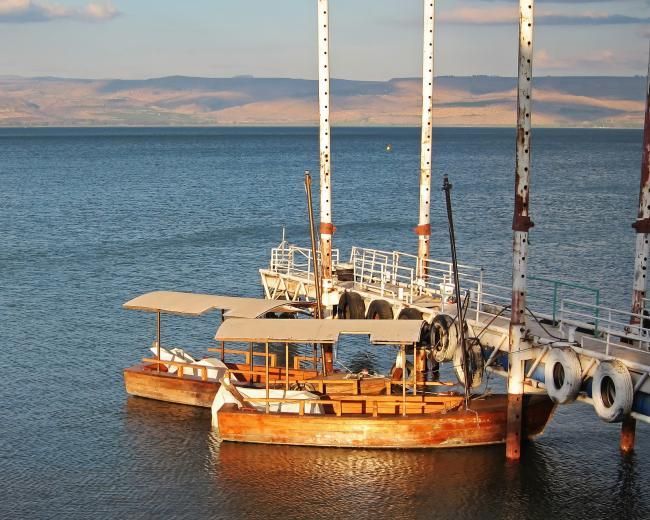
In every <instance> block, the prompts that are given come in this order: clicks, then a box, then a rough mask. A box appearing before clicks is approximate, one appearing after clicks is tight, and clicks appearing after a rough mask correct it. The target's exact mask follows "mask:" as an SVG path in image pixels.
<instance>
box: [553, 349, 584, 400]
mask: <svg viewBox="0 0 650 520" xmlns="http://www.w3.org/2000/svg"><path fill="white" fill-rule="evenodd" d="M544 384H545V386H546V393H548V396H549V397H550V398H551V400H552V401H553V402H555V403H558V404H568V403H572V402H573V401H575V400H576V397H578V393H579V392H580V387H581V386H582V366H581V365H580V358H578V354H576V352H575V350H573V349H572V348H571V347H562V348H553V349H551V351H550V352H549V353H548V357H547V358H546V362H545V365H544Z"/></svg>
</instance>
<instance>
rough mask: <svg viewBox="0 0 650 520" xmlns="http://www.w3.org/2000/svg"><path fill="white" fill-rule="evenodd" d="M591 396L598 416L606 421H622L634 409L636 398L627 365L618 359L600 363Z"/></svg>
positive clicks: (595, 374)
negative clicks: (633, 403)
mask: <svg viewBox="0 0 650 520" xmlns="http://www.w3.org/2000/svg"><path fill="white" fill-rule="evenodd" d="M591 396H592V399H593V402H594V408H595V409H596V413H597V414H598V417H600V418H601V419H602V420H603V421H605V422H610V423H612V422H621V421H622V420H623V419H624V418H625V417H627V416H628V415H629V413H630V411H631V410H632V402H633V400H634V386H633V385H632V377H631V376H630V372H629V370H628V369H627V367H626V366H625V365H624V364H623V363H621V362H620V361H618V360H614V361H603V362H602V363H601V364H600V365H598V368H596V372H595V373H594V378H593V383H592V387H591Z"/></svg>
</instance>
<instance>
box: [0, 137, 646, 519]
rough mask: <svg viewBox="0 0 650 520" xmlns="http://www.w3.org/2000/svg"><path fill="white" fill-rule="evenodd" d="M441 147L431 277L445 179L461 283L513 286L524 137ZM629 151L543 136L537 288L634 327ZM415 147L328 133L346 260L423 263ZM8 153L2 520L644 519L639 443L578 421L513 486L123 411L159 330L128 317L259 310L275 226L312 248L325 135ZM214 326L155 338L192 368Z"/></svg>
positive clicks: (542, 448)
mask: <svg viewBox="0 0 650 520" xmlns="http://www.w3.org/2000/svg"><path fill="white" fill-rule="evenodd" d="M434 139H435V146H434V160H433V164H434V168H435V176H434V190H433V193H434V200H433V207H432V221H433V223H434V224H433V235H434V236H433V239H432V254H433V256H439V257H445V258H446V257H447V256H448V248H449V246H448V241H447V238H446V233H447V231H446V223H445V222H446V221H445V217H444V213H443V212H444V208H443V199H442V194H441V192H440V191H439V189H438V188H439V187H440V185H441V178H442V174H443V173H446V174H448V175H449V176H450V179H451V181H452V183H453V186H454V187H453V193H452V197H453V200H454V209H455V215H454V216H455V222H456V227H457V239H458V247H459V255H460V259H461V261H462V262H464V263H473V264H479V265H483V266H484V267H485V268H486V276H489V277H490V278H491V279H494V280H495V281H506V282H507V280H508V270H509V269H510V247H511V231H510V224H511V219H512V202H511V200H512V191H513V172H514V131H513V130H510V129H438V130H436V133H435V136H434ZM387 143H390V144H392V147H393V151H392V152H390V153H388V152H386V149H385V147H386V144H387ZM640 143H641V133H640V132H639V131H634V130H632V131H625V130H535V132H534V137H533V147H532V150H533V170H532V175H533V180H532V185H531V193H532V196H531V199H532V201H531V208H532V215H533V220H534V221H535V223H536V226H535V228H534V229H533V231H532V233H531V253H530V271H531V274H533V275H537V276H550V277H554V278H561V279H564V280H567V281H579V282H581V283H583V284H586V285H589V286H593V287H599V288H601V289H602V291H603V293H602V299H603V300H604V302H605V303H608V304H611V305H614V306H618V307H622V308H626V307H627V306H628V305H629V300H630V287H631V280H632V265H633V250H634V233H633V230H632V228H631V227H630V225H631V223H632V222H633V220H634V219H635V215H636V204H637V200H638V182H639V181H638V179H639V170H640V157H641V145H640ZM418 147H419V133H418V131H417V130H416V129H395V128H391V129H382V128H373V129H339V128H337V129H335V131H334V132H333V143H332V149H333V172H334V183H333V189H334V199H333V204H334V208H333V216H334V221H335V224H336V226H337V228H338V231H337V234H336V236H335V241H336V246H338V247H340V248H341V251H342V254H345V255H347V254H349V247H350V246H351V245H353V244H354V245H361V246H367V247H377V248H381V249H400V250H406V251H413V250H414V249H415V244H416V239H415V236H414V234H413V232H412V228H413V227H414V226H415V224H416V220H417V182H418V161H419V155H418ZM0 150H1V151H2V161H0V186H1V190H0V193H1V199H0V320H1V321H0V323H1V329H0V330H1V332H2V335H1V337H2V353H3V356H2V357H3V377H2V383H1V385H0V417H1V418H2V419H1V421H0V484H1V485H2V498H0V517H2V518H115V517H126V518H159V517H163V516H168V517H174V518H177V517H178V518H193V519H195V518H233V517H234V516H235V515H240V516H245V517H247V518H268V517H276V516H280V515H282V516H283V517H284V518H315V517H324V518H344V517H351V516H354V517H356V518H378V517H388V516H390V517H392V518H414V517H415V518H428V517H433V516H435V517H438V518H493V517H496V518H540V519H542V518H555V517H558V518H587V517H591V518H601V517H605V516H608V517H611V518H648V517H649V516H650V513H648V511H649V510H650V498H648V495H647V492H646V487H647V482H649V481H650V464H649V463H650V429H649V428H648V426H647V425H643V424H641V425H639V426H638V429H637V451H636V453H635V454H634V455H633V456H631V457H629V458H622V457H621V455H620V454H619V451H618V427H617V426H616V425H606V424H604V423H602V422H601V421H600V420H599V419H597V418H596V416H595V414H594V412H593V410H592V409H591V408H589V407H587V406H584V405H580V404H575V405H570V406H566V407H563V408H560V409H559V411H558V412H557V413H556V415H555V417H554V419H553V421H552V423H551V425H550V426H549V428H548V429H547V431H546V432H545V434H544V435H543V436H542V437H540V438H539V439H538V440H536V441H535V442H534V443H533V444H531V445H530V446H528V448H527V450H526V451H525V453H524V459H523V463H522V464H520V465H519V466H512V465H508V464H506V463H505V462H504V456H503V448H501V447H497V448H485V449H473V450H443V451H426V452H410V451H409V452H378V451H356V450H335V449H308V448H290V447H277V446H246V445H238V444H228V443H224V444H221V443H220V442H219V439H218V438H217V437H215V435H214V434H212V433H211V432H210V431H209V414H208V413H207V412H206V411H203V410H194V409H191V408H187V407H182V406H174V405H168V404H164V403H155V402H149V401H146V400H141V399H137V398H127V396H126V395H125V393H124V389H123V384H122V375H121V369H122V368H123V367H126V366H129V365H131V364H134V363H135V362H136V361H137V360H138V359H140V358H141V357H142V356H143V355H144V354H145V348H146V346H147V345H148V344H150V343H151V341H152V339H153V337H154V331H155V323H154V320H153V318H152V316H150V315H147V314H143V313H137V312H128V311H124V310H122V308H121V304H122V303H123V302H125V301H126V300H128V299H130V298H132V297H134V296H136V295H138V294H141V293H143V292H146V291H149V290H153V289H171V290H189V291H196V292H214V293H225V294H232V295H246V296H251V295H252V296H261V294H262V292H261V289H260V283H259V275H258V273H257V270H258V268H260V267H262V266H264V265H266V264H267V263H268V256H269V250H270V248H271V247H273V246H274V245H276V244H277V243H278V242H279V241H280V239H281V236H282V227H283V226H284V227H285V229H286V234H287V237H288V239H290V240H291V241H293V242H297V243H300V244H304V245H307V244H308V234H307V225H306V212H305V198H304V189H303V185H302V179H303V171H304V170H305V169H311V170H312V171H314V172H315V173H316V172H317V171H318V164H317V160H318V149H317V133H316V130H315V129H299V128H298V129H286V128H282V129H277V128H263V129H2V130H0ZM316 177H317V175H316ZM216 326H217V317H216V316H213V317H211V316H208V317H206V318H205V319H199V320H184V319H181V318H171V319H170V320H168V321H165V323H164V329H163V332H164V335H165V336H164V337H165V338H168V340H169V342H170V343H173V344H181V345H183V346H186V347H188V349H189V350H190V351H193V352H196V353H197V354H203V353H204V352H205V348H206V347H208V346H210V341H211V337H212V336H213V334H214V330H215V328H216ZM353 354H354V353H353ZM353 354H350V355H349V356H350V358H349V359H352V358H354V355H353ZM373 355H374V354H373ZM374 359H375V361H376V362H377V363H378V364H379V365H380V366H379V368H384V369H385V368H387V367H385V366H383V365H385V364H386V363H389V359H388V357H386V356H383V355H376V357H375V358H374ZM352 360H353V359H352Z"/></svg>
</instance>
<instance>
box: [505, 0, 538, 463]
mask: <svg viewBox="0 0 650 520" xmlns="http://www.w3.org/2000/svg"><path fill="white" fill-rule="evenodd" d="M533 9H534V0H520V1H519V80H518V86H517V157H516V169H515V207H514V215H513V219H512V231H513V243H512V304H511V308H510V312H511V318H510V345H509V347H510V369H509V371H508V415H507V421H508V423H507V432H506V458H507V459H509V460H519V458H520V456H521V418H522V412H523V393H524V358H523V354H522V352H523V351H525V350H527V349H528V346H529V345H528V340H527V338H526V336H527V328H526V288H527V280H526V272H527V264H528V231H529V230H530V228H531V227H533V222H532V221H531V219H530V213H529V206H528V203H529V186H530V133H531V97H532V78H533Z"/></svg>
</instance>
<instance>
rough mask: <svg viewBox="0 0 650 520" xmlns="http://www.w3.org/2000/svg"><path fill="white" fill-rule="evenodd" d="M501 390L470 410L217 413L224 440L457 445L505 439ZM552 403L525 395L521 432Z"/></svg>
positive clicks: (531, 428) (544, 418)
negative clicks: (404, 414) (380, 412)
mask: <svg viewBox="0 0 650 520" xmlns="http://www.w3.org/2000/svg"><path fill="white" fill-rule="evenodd" d="M506 408H507V396H506V395H494V396H489V397H486V398H485V399H482V400H475V401H472V406H471V410H469V411H467V410H464V409H460V410H457V411H451V412H447V413H425V414H414V415H407V416H405V417H404V416H401V415H394V414H391V415H381V414H380V415H378V416H377V417H373V416H372V415H367V414H365V415H362V414H351V415H346V414H343V415H341V416H337V415H335V414H325V415H302V416H300V415H298V414H288V413H264V412H258V411H254V410H250V409H238V408H237V406H236V405H234V404H228V405H225V406H224V407H223V408H222V409H221V410H219V412H218V413H217V420H218V426H219V435H220V437H221V438H222V439H223V440H225V441H236V442H253V443H266V444H292V445H300V446H330V447H346V448H409V449H410V448H457V447H470V446H482V445H488V444H501V443H504V442H505V440H506ZM553 410H554V404H553V403H552V401H551V400H550V399H548V397H547V396H545V395H544V396H542V395H529V396H526V397H525V412H524V421H523V429H524V431H523V435H524V437H525V438H531V437H534V436H535V435H538V434H540V433H542V431H543V430H544V427H545V426H546V424H547V422H548V420H549V419H550V417H551V414H552V412H553Z"/></svg>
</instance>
